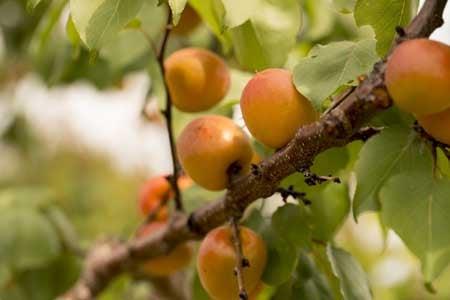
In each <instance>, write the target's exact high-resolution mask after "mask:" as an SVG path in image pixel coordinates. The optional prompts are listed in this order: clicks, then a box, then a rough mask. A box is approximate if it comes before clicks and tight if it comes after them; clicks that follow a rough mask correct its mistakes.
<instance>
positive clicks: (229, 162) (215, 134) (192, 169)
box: [177, 115, 253, 190]
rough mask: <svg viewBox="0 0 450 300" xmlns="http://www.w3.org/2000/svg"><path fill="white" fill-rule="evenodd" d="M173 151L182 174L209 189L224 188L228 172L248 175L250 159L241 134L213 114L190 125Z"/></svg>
mask: <svg viewBox="0 0 450 300" xmlns="http://www.w3.org/2000/svg"><path fill="white" fill-rule="evenodd" d="M177 150H178V156H179V158H180V162H181V165H182V166H183V169H184V171H185V172H186V173H187V174H188V175H189V176H190V177H191V178H192V180H193V181H194V182H196V183H197V184H198V185H200V186H202V187H204V188H206V189H209V190H222V189H224V188H226V187H227V186H228V184H229V175H230V172H231V173H233V174H234V175H239V174H245V173H246V172H248V170H249V168H250V161H251V159H252V156H253V150H252V148H251V145H250V142H249V140H248V138H247V136H246V135H245V133H244V132H243V131H242V130H241V129H240V128H239V127H238V126H237V125H236V124H235V123H234V122H233V121H232V120H230V119H229V118H226V117H222V116H217V115H207V116H202V117H199V118H197V119H195V120H193V121H192V122H190V123H189V124H188V125H187V126H186V127H185V128H184V130H183V132H182V133H181V134H180V136H179V138H178V142H177ZM231 169H233V171H232V170H231Z"/></svg>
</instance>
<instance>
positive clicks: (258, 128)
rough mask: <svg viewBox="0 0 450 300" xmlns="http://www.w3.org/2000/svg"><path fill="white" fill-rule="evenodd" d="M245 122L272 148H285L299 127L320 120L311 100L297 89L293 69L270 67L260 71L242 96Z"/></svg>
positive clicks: (256, 135)
mask: <svg viewBox="0 0 450 300" xmlns="http://www.w3.org/2000/svg"><path fill="white" fill-rule="evenodd" d="M241 110H242V115H243V117H244V121H245V124H246V125H247V128H248V129H249V130H250V132H251V133H252V135H253V136H254V137H255V138H256V139H257V140H259V141H260V142H261V143H263V144H265V145H266V146H268V147H271V148H281V147H283V146H284V145H286V144H287V143H288V142H289V141H290V140H291V139H292V138H293V137H294V135H295V133H296V132H297V130H298V129H299V128H300V127H301V126H303V125H306V124H310V123H312V122H314V121H315V120H316V119H317V113H316V112H315V111H314V108H313V107H312V105H311V103H310V102H309V101H308V99H306V98H305V97H304V96H303V95H302V94H300V93H299V92H298V91H297V89H296V88H295V86H294V84H293V82H292V74H291V72H289V71H287V70H284V69H267V70H264V71H262V72H260V73H257V74H256V75H255V76H254V77H253V78H252V79H251V80H250V81H249V82H248V83H247V85H246V87H245V89H244V91H243V92H242V97H241Z"/></svg>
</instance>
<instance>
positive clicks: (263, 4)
mask: <svg viewBox="0 0 450 300" xmlns="http://www.w3.org/2000/svg"><path fill="white" fill-rule="evenodd" d="M300 25H301V13H300V6H299V3H298V1H297V0H260V4H259V5H258V8H257V9H256V10H255V11H254V12H253V15H252V17H251V18H250V19H249V20H247V21H246V22H244V23H243V24H242V25H240V26H237V27H234V28H231V29H230V30H229V32H230V33H231V39H232V42H233V47H234V52H235V55H236V58H237V60H238V61H239V63H240V64H241V65H242V66H243V67H244V68H246V69H248V70H251V71H258V70H262V69H266V68H269V67H281V66H283V65H284V63H285V62H286V59H287V56H288V54H289V52H290V50H291V49H292V48H293V47H294V45H295V41H296V37H297V33H298V31H299V29H300Z"/></svg>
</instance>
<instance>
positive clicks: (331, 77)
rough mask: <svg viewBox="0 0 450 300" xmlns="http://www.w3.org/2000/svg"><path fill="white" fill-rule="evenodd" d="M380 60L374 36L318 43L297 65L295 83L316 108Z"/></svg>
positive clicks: (320, 106) (319, 107)
mask: <svg viewBox="0 0 450 300" xmlns="http://www.w3.org/2000/svg"><path fill="white" fill-rule="evenodd" d="M377 60H378V57H377V55H376V52H375V40H373V39H364V40H361V41H358V42H348V41H346V42H334V43H330V44H328V45H325V46H321V45H318V46H316V47H314V48H313V49H312V50H311V51H310V52H309V54H308V57H306V58H303V59H301V60H300V62H299V63H298V64H297V66H296V67H295V69H294V83H295V86H296V87H297V89H298V90H299V92H300V93H302V94H303V95H304V96H306V97H307V98H308V99H309V100H310V101H311V102H312V104H313V105H314V107H315V108H316V109H321V108H322V103H323V101H324V100H325V99H327V98H328V97H329V96H331V95H332V94H333V93H334V92H335V91H336V90H337V89H338V88H339V87H340V86H342V85H347V84H351V83H352V81H354V80H355V79H356V78H357V77H358V76H359V75H362V74H366V73H368V72H369V71H371V70H372V67H373V64H374V63H375V62H376V61H377Z"/></svg>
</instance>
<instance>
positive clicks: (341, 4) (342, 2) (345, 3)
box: [333, 0, 356, 14]
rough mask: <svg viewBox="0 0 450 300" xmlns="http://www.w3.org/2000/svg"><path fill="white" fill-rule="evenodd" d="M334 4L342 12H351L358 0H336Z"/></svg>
mask: <svg viewBox="0 0 450 300" xmlns="http://www.w3.org/2000/svg"><path fill="white" fill-rule="evenodd" d="M333 2H334V6H335V7H336V9H337V10H338V11H339V12H341V13H345V14H347V13H351V12H353V9H354V8H355V4H356V0H334V1H333Z"/></svg>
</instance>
